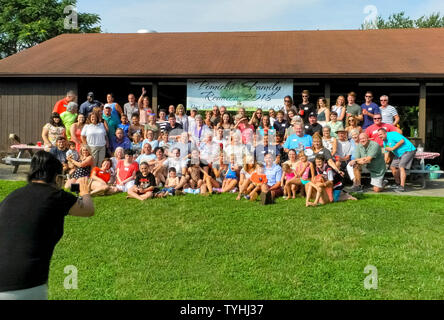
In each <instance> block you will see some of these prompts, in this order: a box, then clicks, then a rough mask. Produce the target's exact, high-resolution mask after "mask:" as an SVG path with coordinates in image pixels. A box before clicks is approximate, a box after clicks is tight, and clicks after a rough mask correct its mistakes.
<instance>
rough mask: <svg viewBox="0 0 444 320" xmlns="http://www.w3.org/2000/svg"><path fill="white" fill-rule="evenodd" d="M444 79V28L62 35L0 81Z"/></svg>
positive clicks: (13, 64) (2, 73)
mask: <svg viewBox="0 0 444 320" xmlns="http://www.w3.org/2000/svg"><path fill="white" fill-rule="evenodd" d="M7 76H17V77H22V76H25V77H41V76H43V77H185V78H192V77H252V76H255V77H280V78H282V77H284V78H285V77H288V78H294V77H295V78H298V77H299V78H300V77H308V78H314V77H327V78H330V77H350V76H357V77H361V76H365V77H381V76H383V77H387V78H390V77H425V78H428V77H443V76H444V29H392V30H367V31H362V30H342V31H341V30H334V31H266V32H206V33H200V32H198V33H148V34H106V33H105V34H64V35H60V36H58V37H55V38H53V39H51V40H48V41H46V42H43V43H41V44H39V45H37V46H35V47H33V48H30V49H28V50H25V51H23V52H20V53H18V54H15V55H13V56H10V57H8V58H6V59H3V60H0V77H7Z"/></svg>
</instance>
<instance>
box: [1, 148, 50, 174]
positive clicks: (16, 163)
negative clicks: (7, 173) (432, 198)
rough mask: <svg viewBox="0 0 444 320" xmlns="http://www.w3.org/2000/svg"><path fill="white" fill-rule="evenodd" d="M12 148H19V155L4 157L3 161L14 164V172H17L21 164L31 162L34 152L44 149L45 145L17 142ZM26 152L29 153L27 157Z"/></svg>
mask: <svg viewBox="0 0 444 320" xmlns="http://www.w3.org/2000/svg"><path fill="white" fill-rule="evenodd" d="M11 149H15V150H18V154H17V156H16V157H6V158H3V161H4V162H5V163H6V164H8V165H11V166H14V170H13V171H12V173H17V171H18V169H19V166H20V165H24V164H31V158H32V156H33V155H34V152H36V151H39V150H44V146H41V147H39V146H33V145H27V144H15V145H12V146H11ZM26 153H28V154H29V156H28V157H25V154H26Z"/></svg>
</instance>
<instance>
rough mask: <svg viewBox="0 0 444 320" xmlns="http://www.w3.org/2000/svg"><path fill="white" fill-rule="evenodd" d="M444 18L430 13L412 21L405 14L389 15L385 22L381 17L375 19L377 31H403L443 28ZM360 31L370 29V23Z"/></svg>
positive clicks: (364, 25) (362, 26)
mask: <svg viewBox="0 0 444 320" xmlns="http://www.w3.org/2000/svg"><path fill="white" fill-rule="evenodd" d="M443 27H444V16H441V14H440V13H439V12H437V13H432V14H431V15H429V16H422V17H420V18H418V19H416V20H415V19H412V18H410V17H408V16H406V14H405V12H404V11H402V12H399V13H394V14H392V15H390V16H389V17H388V18H387V20H384V18H382V17H381V16H378V17H377V19H376V28H377V29H403V28H443ZM361 29H362V30H367V29H372V25H371V24H370V23H365V24H362V25H361Z"/></svg>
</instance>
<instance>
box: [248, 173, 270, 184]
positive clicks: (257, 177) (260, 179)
mask: <svg viewBox="0 0 444 320" xmlns="http://www.w3.org/2000/svg"><path fill="white" fill-rule="evenodd" d="M250 180H251V182H253V183H255V184H259V183H262V184H266V183H267V182H268V180H267V176H266V175H265V174H258V173H257V172H254V173H253V174H252V175H251V178H250Z"/></svg>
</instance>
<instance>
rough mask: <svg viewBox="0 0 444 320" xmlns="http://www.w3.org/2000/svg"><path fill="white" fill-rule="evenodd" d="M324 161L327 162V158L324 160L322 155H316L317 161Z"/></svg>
mask: <svg viewBox="0 0 444 320" xmlns="http://www.w3.org/2000/svg"><path fill="white" fill-rule="evenodd" d="M318 159H319V160H322V161H325V158H324V156H323V155H322V154H317V155H316V157H315V160H318Z"/></svg>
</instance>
